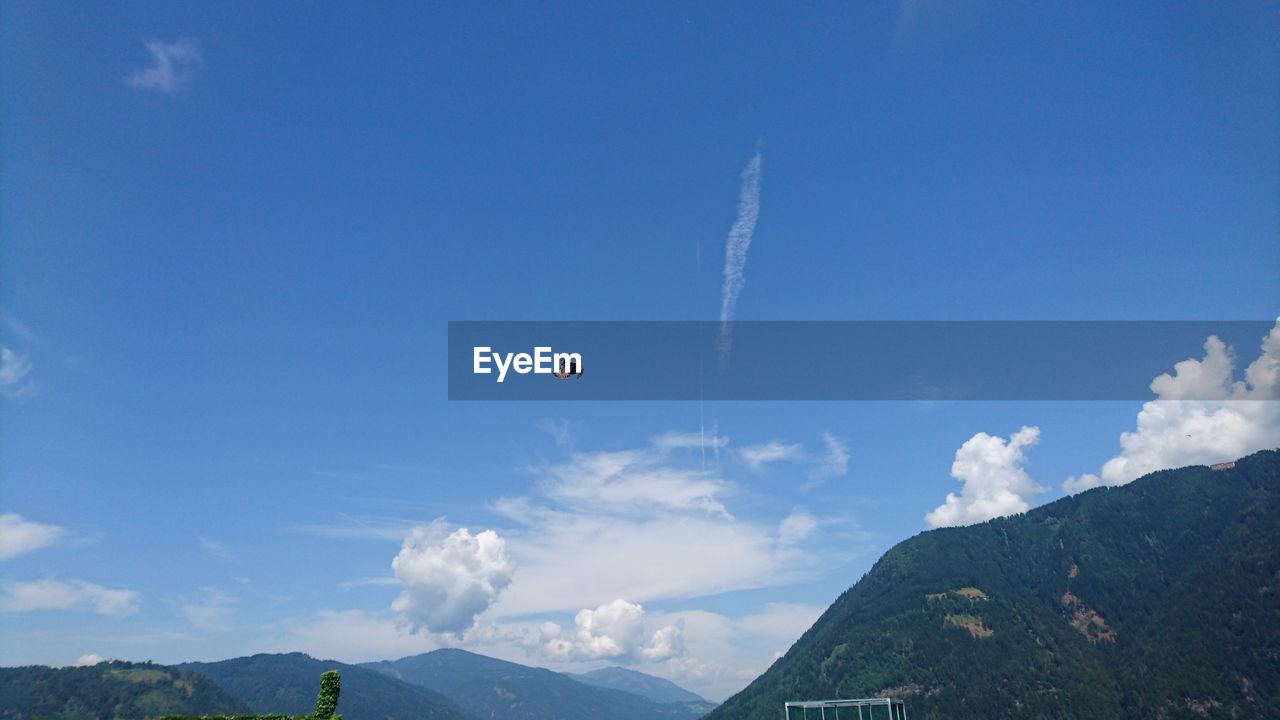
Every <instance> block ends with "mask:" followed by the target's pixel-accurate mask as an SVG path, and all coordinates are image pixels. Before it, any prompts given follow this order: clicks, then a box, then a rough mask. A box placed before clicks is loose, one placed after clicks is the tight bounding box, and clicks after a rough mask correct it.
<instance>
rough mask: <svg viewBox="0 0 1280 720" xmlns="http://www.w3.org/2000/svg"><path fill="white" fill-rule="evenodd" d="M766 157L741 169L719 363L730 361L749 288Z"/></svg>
mask: <svg viewBox="0 0 1280 720" xmlns="http://www.w3.org/2000/svg"><path fill="white" fill-rule="evenodd" d="M763 165H764V156H763V155H761V154H760V151H758V150H757V151H756V154H755V155H753V156H751V160H749V161H748V162H747V166H746V167H744V168H743V169H742V187H741V188H740V190H739V192H738V217H737V219H736V220H734V222H733V227H731V228H730V229H729V236H728V237H727V238H725V241H724V286H723V287H722V288H721V290H720V361H721V362H726V361H727V360H728V359H729V352H730V350H731V349H732V345H733V311H734V308H735V307H736V306H737V304H738V296H739V295H741V294H742V286H743V285H745V284H746V276H745V275H744V274H743V270H744V268H745V267H746V265H747V250H748V249H750V247H751V237H752V236H753V235H754V234H755V231H756V220H757V219H758V218H759V217H760V177H761V175H762V174H763Z"/></svg>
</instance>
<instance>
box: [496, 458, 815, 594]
mask: <svg viewBox="0 0 1280 720" xmlns="http://www.w3.org/2000/svg"><path fill="white" fill-rule="evenodd" d="M661 445H662V444H661V442H660V441H656V440H655V442H654V443H652V444H651V445H650V446H648V447H644V448H639V449H635V450H622V451H611V452H597V453H582V452H579V453H573V454H571V455H570V456H569V459H568V460H567V461H566V462H564V463H562V464H559V465H554V466H550V467H544V468H539V469H536V472H538V473H539V475H540V476H541V477H540V482H539V483H538V489H539V490H540V491H541V494H540V496H536V497H517V498H503V499H501V500H499V501H498V502H497V503H495V505H494V507H493V509H494V510H496V511H497V512H499V513H501V514H502V515H505V516H506V517H507V518H509V519H510V520H512V521H513V522H514V523H516V527H514V528H511V529H509V530H506V531H504V535H505V537H506V538H507V539H508V542H509V547H510V551H511V553H512V557H513V558H514V560H515V561H516V562H517V563H518V564H519V567H520V575H519V577H517V578H516V579H515V580H514V582H513V583H512V585H511V588H510V589H509V590H508V592H506V593H505V594H504V595H503V597H502V598H501V599H500V600H499V601H498V602H497V603H496V604H495V606H494V610H493V612H494V614H495V616H496V617H510V616H519V615H525V614H530V613H544V612H564V611H569V610H576V609H577V608H583V607H595V606H597V605H601V604H604V603H607V602H610V601H612V600H614V599H615V598H620V597H621V598H627V599H628V600H630V601H632V602H642V603H643V602H650V601H654V600H663V599H678V598H690V597H697V596H701V595H710V594H715V593H720V592H727V591H731V590H742V589H748V588H758V587H764V586H770V585H781V584H786V583H788V582H791V581H794V580H796V579H797V578H798V577H801V576H803V575H804V574H805V573H806V572H808V571H809V570H810V569H811V563H810V558H809V556H808V554H807V553H806V552H805V550H804V548H803V547H802V546H801V542H800V540H801V538H800V533H799V531H800V530H803V527H802V525H801V524H797V523H802V522H803V520H801V519H796V520H793V521H792V522H791V523H790V524H788V525H787V527H786V529H785V531H784V530H783V529H782V528H781V527H780V525H779V523H780V521H781V518H775V519H773V520H769V521H749V520H743V519H739V518H735V517H734V515H733V514H732V513H730V512H729V509H728V507H727V505H726V502H727V501H728V500H729V498H731V497H732V496H733V495H734V491H735V488H734V486H733V484H732V483H730V482H728V481H726V480H724V479H723V478H721V477H720V476H718V475H717V474H715V473H712V472H709V471H706V470H703V469H701V468H699V467H696V466H691V464H693V465H696V458H672V457H668V456H667V454H666V453H665V452H664V451H663V449H662V447H661ZM686 461H687V462H686ZM784 535H785V538H784ZM784 540H785V541H784Z"/></svg>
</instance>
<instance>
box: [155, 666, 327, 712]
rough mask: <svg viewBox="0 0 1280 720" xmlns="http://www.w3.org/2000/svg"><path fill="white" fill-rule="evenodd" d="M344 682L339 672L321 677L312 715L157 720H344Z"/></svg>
mask: <svg viewBox="0 0 1280 720" xmlns="http://www.w3.org/2000/svg"><path fill="white" fill-rule="evenodd" d="M341 690H342V680H341V679H340V678H339V677H338V671H337V670H327V671H325V672H324V673H322V674H321V675H320V694H319V695H317V696H316V711H315V712H314V713H312V714H310V715H279V714H270V715H212V716H211V715H202V716H200V717H199V718H196V717H192V716H189V715H165V716H163V717H160V718H158V719H157V720H342V716H341V715H338V712H337V711H338V694H339V692H340V691H341Z"/></svg>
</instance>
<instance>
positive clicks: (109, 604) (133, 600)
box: [0, 579, 138, 617]
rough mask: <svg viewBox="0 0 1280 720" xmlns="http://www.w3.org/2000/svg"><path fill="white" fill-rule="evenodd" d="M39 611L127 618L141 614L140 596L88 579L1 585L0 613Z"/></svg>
mask: <svg viewBox="0 0 1280 720" xmlns="http://www.w3.org/2000/svg"><path fill="white" fill-rule="evenodd" d="M36 610H90V611H92V612H95V613H97V614H99V615H106V616H108V617H124V616H125V615H131V614H133V613H135V612H137V610H138V593H137V591H134V590H126V589H121V588H108V587H104V586H102V585H98V584H96V583H91V582H88V581H86V580H55V579H44V580H32V581H29V582H7V583H4V584H3V585H0V612H6V613H22V612H32V611H36Z"/></svg>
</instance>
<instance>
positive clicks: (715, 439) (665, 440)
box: [653, 431, 729, 452]
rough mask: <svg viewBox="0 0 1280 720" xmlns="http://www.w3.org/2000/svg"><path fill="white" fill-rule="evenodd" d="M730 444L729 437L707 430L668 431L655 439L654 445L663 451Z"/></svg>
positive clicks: (717, 446) (718, 446) (720, 446)
mask: <svg viewBox="0 0 1280 720" xmlns="http://www.w3.org/2000/svg"><path fill="white" fill-rule="evenodd" d="M728 444H729V438H727V437H724V436H722V435H717V434H716V433H715V432H714V431H713V432H712V433H711V434H710V435H708V434H706V433H705V432H696V433H695V432H687V433H686V432H666V433H663V434H661V435H659V436H657V437H655V438H654V439H653V446H654V447H655V448H657V449H658V450H661V451H663V452H666V451H669V450H691V449H693V448H698V449H700V450H703V449H706V448H709V447H711V448H722V447H724V446H726V445H728Z"/></svg>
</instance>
